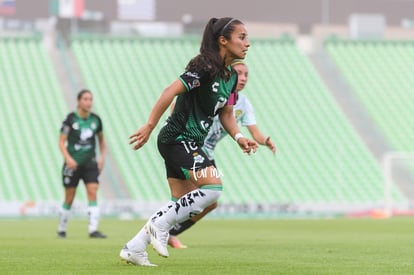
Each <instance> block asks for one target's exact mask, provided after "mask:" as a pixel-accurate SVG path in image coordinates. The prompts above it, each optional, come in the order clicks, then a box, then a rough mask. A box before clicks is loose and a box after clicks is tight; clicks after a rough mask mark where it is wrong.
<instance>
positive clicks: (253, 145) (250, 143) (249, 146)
mask: <svg viewBox="0 0 414 275" xmlns="http://www.w3.org/2000/svg"><path fill="white" fill-rule="evenodd" d="M237 143H238V144H239V146H240V148H241V149H242V150H243V152H245V153H247V154H248V155H250V153H251V152H252V151H253V153H256V150H257V147H258V145H257V142H256V141H254V140H250V139H248V138H245V137H241V138H239V139H238V140H237Z"/></svg>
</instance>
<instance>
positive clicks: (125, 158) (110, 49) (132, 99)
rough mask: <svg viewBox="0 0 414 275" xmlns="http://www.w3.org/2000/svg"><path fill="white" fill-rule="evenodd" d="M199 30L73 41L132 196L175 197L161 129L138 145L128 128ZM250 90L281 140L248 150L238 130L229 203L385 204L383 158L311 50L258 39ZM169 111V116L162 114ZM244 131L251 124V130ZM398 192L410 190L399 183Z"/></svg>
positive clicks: (224, 167) (227, 184)
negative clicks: (337, 97) (188, 34)
mask: <svg viewBox="0 0 414 275" xmlns="http://www.w3.org/2000/svg"><path fill="white" fill-rule="evenodd" d="M198 47H199V39H198V38H168V39H161V38H160V39H157V38H145V39H115V38H99V37H98V38H75V39H73V40H72V42H71V49H72V51H73V53H74V55H75V58H76V61H77V63H78V65H79V68H80V71H81V75H82V77H83V79H84V81H85V84H86V85H87V86H88V87H89V88H90V89H91V90H92V91H94V96H95V97H94V98H95V100H94V102H95V103H94V104H95V107H96V108H95V109H96V112H97V113H99V114H100V115H101V117H102V119H103V120H104V123H105V134H106V136H107V139H108V145H109V148H110V152H111V154H112V155H113V157H114V159H115V161H116V163H117V168H118V169H119V171H120V172H121V174H122V176H123V178H124V180H125V185H126V186H127V188H128V191H129V193H130V194H131V197H132V198H133V199H135V200H144V201H160V200H161V201H165V200H166V199H168V197H169V191H168V186H167V183H166V179H165V170H164V166H163V161H162V158H161V156H160V155H159V153H158V151H157V148H156V135H157V133H158V130H159V128H160V126H161V125H162V124H163V122H162V121H161V122H160V123H159V125H158V127H157V128H156V129H155V130H154V132H153V135H152V136H151V139H150V140H149V142H148V144H147V145H146V146H145V147H144V148H142V149H140V150H139V151H137V152H135V151H133V150H132V149H131V147H130V146H128V137H129V135H130V134H132V133H133V132H134V131H136V130H137V128H138V127H139V126H141V125H142V124H143V123H145V121H146V120H147V117H148V115H149V113H150V111H151V108H152V106H153V104H154V103H155V101H156V100H157V98H158V96H159V95H160V93H161V92H162V91H163V89H164V88H165V87H166V86H167V85H168V84H170V83H171V82H172V81H173V80H174V79H176V78H177V76H179V75H180V74H181V73H182V72H183V70H184V68H185V66H186V64H187V62H188V61H189V59H190V58H191V57H193V56H195V55H196V54H197V52H198ZM246 62H247V64H248V65H249V68H250V72H249V77H250V78H249V84H248V85H247V87H246V89H245V91H243V93H245V94H246V95H247V96H248V97H249V99H250V100H251V102H252V104H253V106H254V107H255V114H256V118H257V122H258V126H259V128H260V129H261V130H262V132H264V133H265V134H269V135H270V136H271V137H272V139H273V140H274V141H275V142H276V145H277V147H278V152H277V154H276V156H274V155H273V154H272V153H271V152H270V151H269V150H268V149H267V148H264V147H261V148H260V149H259V150H258V152H257V153H256V154H254V155H251V156H247V155H245V154H243V153H242V152H241V151H240V149H239V148H238V147H237V145H236V144H235V143H234V141H233V140H232V139H231V138H227V139H225V140H224V141H222V142H221V143H220V144H219V145H218V147H217V151H216V158H217V160H216V162H217V164H218V167H219V169H220V172H221V173H222V175H223V181H224V190H225V191H224V193H223V196H222V198H221V202H222V203H223V204H246V205H247V204H251V203H256V204H261V203H263V204H272V203H274V204H287V205H289V204H295V203H299V204H303V205H306V204H313V205H318V204H321V205H329V204H331V205H341V204H342V203H343V204H344V205H345V204H350V203H351V204H356V205H364V204H378V203H381V202H382V201H383V177H382V173H381V169H380V165H379V164H378V162H377V161H376V160H375V158H374V157H373V155H372V154H371V152H370V151H369V150H368V149H367V147H366V146H365V145H364V144H363V142H362V140H361V138H360V137H359V136H358V135H357V133H356V132H355V130H354V128H353V127H352V125H351V124H350V122H349V121H348V120H347V118H346V117H345V116H344V114H343V113H342V112H341V110H340V109H339V108H338V106H337V104H336V102H335V101H334V99H333V98H332V96H331V94H330V93H329V91H328V90H327V89H326V87H325V86H324V85H323V83H322V82H321V80H320V77H319V76H318V75H317V72H316V71H315V69H314V68H313V67H312V65H311V63H310V62H309V60H308V59H307V57H306V56H304V55H303V53H301V52H300V51H299V49H298V48H297V47H296V45H295V44H294V42H293V41H292V40H290V39H279V40H278V39H264V40H252V41H251V48H250V49H249V54H248V58H247V60H246ZM166 116H167V114H166V115H165V116H164V117H163V118H162V120H165V118H166ZM244 132H246V130H244ZM246 134H247V133H246ZM394 197H395V199H396V200H400V201H401V200H404V197H403V196H402V194H401V193H399V192H398V190H395V191H394Z"/></svg>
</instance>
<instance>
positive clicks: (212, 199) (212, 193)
mask: <svg viewBox="0 0 414 275" xmlns="http://www.w3.org/2000/svg"><path fill="white" fill-rule="evenodd" d="M200 191H201V192H202V193H204V195H205V196H206V199H205V204H204V206H203V207H204V208H206V207H209V206H212V205H213V204H214V203H217V200H218V199H219V197H220V196H221V193H222V191H221V190H211V189H202V190H200Z"/></svg>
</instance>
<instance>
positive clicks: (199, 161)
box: [193, 153, 205, 166]
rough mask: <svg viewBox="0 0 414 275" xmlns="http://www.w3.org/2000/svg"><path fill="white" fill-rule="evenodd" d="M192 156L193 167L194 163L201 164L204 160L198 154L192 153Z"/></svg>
mask: <svg viewBox="0 0 414 275" xmlns="http://www.w3.org/2000/svg"><path fill="white" fill-rule="evenodd" d="M193 156H194V165H193V166H195V164H196V163H203V162H204V160H205V158H204V157H203V156H202V155H199V154H198V153H194V154H193Z"/></svg>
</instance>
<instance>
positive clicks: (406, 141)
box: [325, 40, 414, 151]
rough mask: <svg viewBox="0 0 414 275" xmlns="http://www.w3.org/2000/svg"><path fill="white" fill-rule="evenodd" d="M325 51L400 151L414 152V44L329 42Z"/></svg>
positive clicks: (382, 130) (393, 145)
mask: <svg viewBox="0 0 414 275" xmlns="http://www.w3.org/2000/svg"><path fill="white" fill-rule="evenodd" d="M325 49H326V50H327V51H328V53H329V55H330V57H331V58H332V60H333V61H334V62H335V64H336V65H337V67H338V68H339V69H340V71H341V73H342V74H343V76H344V77H345V79H346V80H347V82H348V83H349V85H350V86H351V87H352V90H353V91H354V92H355V94H356V95H357V96H358V98H359V99H360V101H361V102H362V104H363V105H364V106H365V108H366V110H367V111H368V112H369V114H370V116H371V118H372V119H373V121H374V122H375V124H376V125H377V126H378V128H379V129H380V130H381V132H382V133H383V135H384V136H385V137H386V138H387V140H388V142H389V143H390V144H391V146H392V147H393V148H394V150H396V151H412V149H413V136H414V129H413V128H412V127H410V125H412V122H413V118H414V110H413V106H414V97H413V96H412V94H413V91H414V78H413V76H412V72H414V42H413V41H349V40H327V41H326V43H325Z"/></svg>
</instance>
